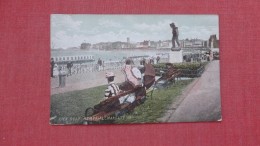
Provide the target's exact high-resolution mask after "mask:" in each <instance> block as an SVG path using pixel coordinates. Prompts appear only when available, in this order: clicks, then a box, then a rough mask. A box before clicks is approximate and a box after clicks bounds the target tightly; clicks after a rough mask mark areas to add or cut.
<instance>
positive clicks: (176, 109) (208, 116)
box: [160, 60, 221, 122]
mask: <svg viewBox="0 0 260 146" xmlns="http://www.w3.org/2000/svg"><path fill="white" fill-rule="evenodd" d="M178 98H179V99H178V101H177V102H174V103H173V104H172V105H171V106H170V107H169V108H168V110H167V111H166V113H165V115H164V117H163V118H161V119H160V120H161V121H163V122H197V121H217V120H221V99H220V74H219V60H215V61H212V62H210V63H209V64H208V65H207V67H206V69H205V71H204V73H203V74H202V76H201V77H200V78H197V79H195V80H194V81H193V82H192V83H191V84H190V85H189V86H187V87H186V89H185V90H184V91H183V93H182V95H180V96H179V97H178Z"/></svg>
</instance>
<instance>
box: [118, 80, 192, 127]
mask: <svg viewBox="0 0 260 146" xmlns="http://www.w3.org/2000/svg"><path fill="white" fill-rule="evenodd" d="M191 81H192V79H191V80H183V81H178V82H176V84H173V85H171V86H169V87H168V88H164V89H160V90H155V91H154V92H153V96H152V98H151V97H148V98H147V100H146V101H145V103H144V104H142V105H140V106H138V107H136V108H135V109H134V111H133V112H131V113H130V114H125V115H124V116H122V117H121V118H119V119H117V120H116V121H115V122H116V123H154V122H158V121H157V119H158V118H160V117H162V116H163V113H164V112H165V110H166V108H167V107H168V106H169V105H170V104H171V103H172V102H174V101H175V99H176V97H177V96H178V95H180V94H181V92H182V90H183V89H184V87H186V86H187V85H188V84H189V83H191ZM148 95H150V94H148Z"/></svg>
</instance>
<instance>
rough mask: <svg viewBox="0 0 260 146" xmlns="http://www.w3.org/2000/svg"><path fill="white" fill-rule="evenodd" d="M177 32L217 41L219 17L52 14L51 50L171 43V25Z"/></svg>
mask: <svg viewBox="0 0 260 146" xmlns="http://www.w3.org/2000/svg"><path fill="white" fill-rule="evenodd" d="M172 22H174V23H175V25H176V26H177V27H178V29H179V39H186V38H188V39H192V38H198V39H203V40H207V39H209V36H210V35H212V34H216V35H217V38H219V19H218V15H89V14H70V15H66V14H52V15H51V47H52V48H63V49H66V48H68V47H79V46H80V44H81V43H83V42H86V43H91V44H94V43H98V42H115V41H122V42H126V41H127V37H129V38H130V42H131V43H135V42H141V41H144V40H151V41H159V40H171V37H172V32H171V28H170V25H169V24H170V23H172Z"/></svg>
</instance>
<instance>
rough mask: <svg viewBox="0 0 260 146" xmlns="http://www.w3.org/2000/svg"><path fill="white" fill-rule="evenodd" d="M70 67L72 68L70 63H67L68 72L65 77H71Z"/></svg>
mask: <svg viewBox="0 0 260 146" xmlns="http://www.w3.org/2000/svg"><path fill="white" fill-rule="evenodd" d="M72 66H73V64H72V62H69V63H68V64H67V68H68V71H69V73H68V75H67V76H69V75H72V74H71V68H72Z"/></svg>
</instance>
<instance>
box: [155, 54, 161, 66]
mask: <svg viewBox="0 0 260 146" xmlns="http://www.w3.org/2000/svg"><path fill="white" fill-rule="evenodd" d="M160 59H161V58H160V56H157V57H156V64H158V63H159V61H160Z"/></svg>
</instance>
